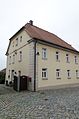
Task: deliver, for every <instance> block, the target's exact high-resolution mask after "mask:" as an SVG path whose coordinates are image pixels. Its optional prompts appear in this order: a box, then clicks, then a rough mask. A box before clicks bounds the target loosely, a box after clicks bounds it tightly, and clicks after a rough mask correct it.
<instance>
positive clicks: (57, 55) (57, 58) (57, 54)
mask: <svg viewBox="0 0 79 119" xmlns="http://www.w3.org/2000/svg"><path fill="white" fill-rule="evenodd" d="M56 61H59V52H56Z"/></svg>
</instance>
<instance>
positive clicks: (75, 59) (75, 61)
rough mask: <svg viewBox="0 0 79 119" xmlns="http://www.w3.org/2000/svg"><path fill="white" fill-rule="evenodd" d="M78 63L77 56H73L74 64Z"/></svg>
mask: <svg viewBox="0 0 79 119" xmlns="http://www.w3.org/2000/svg"><path fill="white" fill-rule="evenodd" d="M77 63H78V61H77V56H75V64H77Z"/></svg>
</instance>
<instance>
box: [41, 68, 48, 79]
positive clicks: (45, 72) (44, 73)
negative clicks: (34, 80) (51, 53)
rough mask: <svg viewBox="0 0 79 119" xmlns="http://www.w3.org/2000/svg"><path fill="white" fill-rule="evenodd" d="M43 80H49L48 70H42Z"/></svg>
mask: <svg viewBox="0 0 79 119" xmlns="http://www.w3.org/2000/svg"><path fill="white" fill-rule="evenodd" d="M42 78H43V79H47V68H43V69H42Z"/></svg>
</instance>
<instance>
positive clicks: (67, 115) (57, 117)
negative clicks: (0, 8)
mask: <svg viewBox="0 0 79 119" xmlns="http://www.w3.org/2000/svg"><path fill="white" fill-rule="evenodd" d="M10 89H11V90H10ZM0 119H79V87H76V88H75V87H74V88H67V89H55V90H46V91H39V92H30V91H23V92H15V91H13V89H12V88H9V87H6V86H4V85H0Z"/></svg>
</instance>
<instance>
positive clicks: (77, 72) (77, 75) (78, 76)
mask: <svg viewBox="0 0 79 119" xmlns="http://www.w3.org/2000/svg"><path fill="white" fill-rule="evenodd" d="M76 78H79V71H78V70H76Z"/></svg>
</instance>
